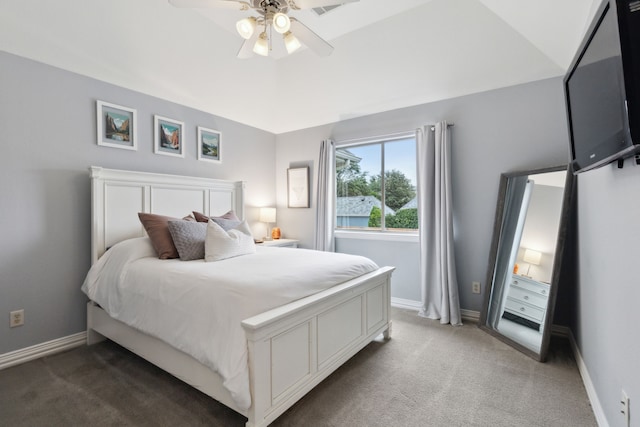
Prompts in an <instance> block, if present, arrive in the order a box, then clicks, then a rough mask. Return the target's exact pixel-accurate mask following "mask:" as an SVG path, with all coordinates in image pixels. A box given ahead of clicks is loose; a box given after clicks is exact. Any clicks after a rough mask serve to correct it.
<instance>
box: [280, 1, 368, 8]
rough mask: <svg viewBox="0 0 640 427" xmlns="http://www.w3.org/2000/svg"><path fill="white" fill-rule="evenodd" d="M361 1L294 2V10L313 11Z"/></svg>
mask: <svg viewBox="0 0 640 427" xmlns="http://www.w3.org/2000/svg"><path fill="white" fill-rule="evenodd" d="M357 1H359V0H294V1H293V2H292V3H295V6H292V7H293V8H294V9H313V8H314V7H325V6H336V5H339V4H344V3H354V2H357Z"/></svg>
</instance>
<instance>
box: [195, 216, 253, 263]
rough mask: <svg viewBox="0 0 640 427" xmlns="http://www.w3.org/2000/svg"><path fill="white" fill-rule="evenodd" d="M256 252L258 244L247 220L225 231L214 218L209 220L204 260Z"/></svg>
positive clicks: (218, 259)
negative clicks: (254, 240)
mask: <svg viewBox="0 0 640 427" xmlns="http://www.w3.org/2000/svg"><path fill="white" fill-rule="evenodd" d="M255 252H256V245H255V243H254V242H253V236H252V235H251V230H250V229H249V226H248V225H247V221H242V222H241V223H240V224H239V225H238V226H237V227H235V228H232V229H231V230H228V231H225V230H224V229H223V228H222V227H220V226H219V225H218V224H216V223H215V222H214V221H213V220H209V224H208V225H207V237H206V238H205V240H204V260H205V261H206V262H211V261H220V260H222V259H227V258H232V257H236V256H240V255H247V254H252V253H255Z"/></svg>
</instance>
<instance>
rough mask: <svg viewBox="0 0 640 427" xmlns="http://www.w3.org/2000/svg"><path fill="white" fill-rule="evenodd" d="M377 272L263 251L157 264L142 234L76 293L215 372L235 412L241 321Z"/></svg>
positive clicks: (242, 392)
mask: <svg viewBox="0 0 640 427" xmlns="http://www.w3.org/2000/svg"><path fill="white" fill-rule="evenodd" d="M377 268H378V266H377V265H376V264H375V263H374V262H373V261H371V260H369V259H367V258H364V257H360V256H355V255H345V254H336V253H329V252H318V251H310V250H304V249H290V248H267V247H258V248H257V253H255V254H251V255H244V256H240V257H236V258H230V259H227V260H223V261H217V262H208V263H206V262H204V261H203V260H196V261H180V260H159V259H157V258H156V254H155V252H154V250H153V247H152V246H151V242H150V241H149V239H148V238H146V237H144V238H137V239H130V240H126V241H124V242H120V243H118V244H117V245H114V246H113V247H112V248H111V249H109V250H108V251H107V252H106V253H105V254H104V255H103V256H102V257H101V258H100V259H99V260H98V262H96V263H95V264H94V265H93V266H92V267H91V270H90V271H89V273H88V274H87V277H86V279H85V282H84V284H83V285H82V290H83V291H84V292H85V293H86V294H87V296H88V297H89V298H90V299H91V300H93V301H95V302H97V303H98V304H100V306H102V308H103V309H104V310H105V311H106V312H107V313H108V314H109V315H110V316H111V317H113V318H115V319H118V320H120V321H122V322H124V323H126V324H128V325H129V326H132V327H134V328H136V329H138V330H141V331H143V332H145V333H147V334H149V335H152V336H155V337H157V338H160V339H161V340H163V341H165V342H167V343H168V344H170V345H171V346H173V347H175V348H177V349H179V350H181V351H184V352H185V353H187V354H190V355H191V356H193V357H194V358H195V359H197V360H198V361H200V362H201V363H203V364H204V365H206V366H208V367H210V368H211V369H213V370H214V371H216V372H218V374H220V376H221V377H222V378H223V380H224V386H225V387H226V388H227V389H228V390H229V392H230V393H231V396H232V397H233V399H234V401H235V402H236V404H237V405H238V407H239V408H241V409H247V408H249V406H250V405H251V395H250V392H249V371H248V366H247V358H248V355H247V343H246V339H245V335H244V331H243V329H242V326H241V321H242V320H244V319H247V318H249V317H251V316H254V315H256V314H259V313H262V312H264V311H267V310H269V309H271V308H274V307H277V306H280V305H283V304H286V303H288V302H291V301H294V300H296V299H300V298H303V297H305V296H308V295H311V294H314V293H317V292H320V291H322V290H324V289H327V288H330V287H332V286H334V285H337V284H339V283H342V282H345V281H347V280H349V279H351V278H353V277H357V276H360V275H362V274H364V273H367V272H370V271H373V270H376V269H377Z"/></svg>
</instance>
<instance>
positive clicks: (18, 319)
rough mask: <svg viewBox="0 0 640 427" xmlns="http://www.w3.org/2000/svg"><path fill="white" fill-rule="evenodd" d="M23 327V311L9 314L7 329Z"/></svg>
mask: <svg viewBox="0 0 640 427" xmlns="http://www.w3.org/2000/svg"><path fill="white" fill-rule="evenodd" d="M22 325H24V309H21V310H16V311H12V312H10V313H9V327H10V328H15V327H16V326H22Z"/></svg>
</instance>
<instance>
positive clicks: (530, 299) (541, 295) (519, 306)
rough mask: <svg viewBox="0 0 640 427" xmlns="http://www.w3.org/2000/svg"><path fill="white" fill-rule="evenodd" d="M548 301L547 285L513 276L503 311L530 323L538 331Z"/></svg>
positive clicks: (542, 321)
mask: <svg viewBox="0 0 640 427" xmlns="http://www.w3.org/2000/svg"><path fill="white" fill-rule="evenodd" d="M548 299H549V284H548V283H542V282H538V281H537V280H533V279H531V278H529V277H524V276H518V275H513V276H512V278H511V285H510V286H509V293H508V294H507V301H506V303H505V307H504V311H505V312H508V313H511V314H512V315H515V316H518V317H520V318H522V319H525V320H527V321H529V322H531V325H532V326H533V325H536V326H537V328H538V329H539V328H540V325H542V324H543V323H544V318H545V315H546V312H547V304H548Z"/></svg>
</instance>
